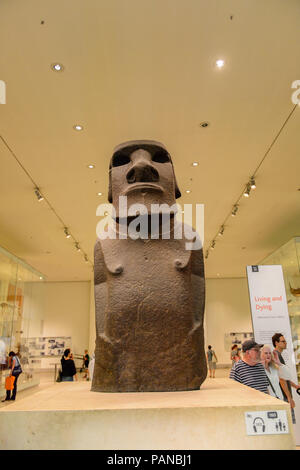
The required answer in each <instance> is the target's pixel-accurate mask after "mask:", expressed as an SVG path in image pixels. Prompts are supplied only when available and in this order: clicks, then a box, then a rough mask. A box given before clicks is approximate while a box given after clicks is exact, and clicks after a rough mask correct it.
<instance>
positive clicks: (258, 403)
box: [0, 379, 295, 450]
mask: <svg viewBox="0 0 300 470" xmlns="http://www.w3.org/2000/svg"><path fill="white" fill-rule="evenodd" d="M17 399H18V396H17ZM265 410H269V411H271V410H286V411H287V414H288V424H289V433H288V434H280V435H257V436H249V435H247V431H246V424H245V412H249V411H265ZM292 427H293V425H292V422H291V415H290V410H289V406H288V405H287V404H286V403H285V402H283V401H280V400H277V399H275V398H272V397H270V396H267V395H265V394H263V393H261V392H257V391H256V390H253V389H251V388H248V387H245V386H243V385H240V384H238V383H236V382H234V381H232V380H230V379H207V380H206V382H205V383H204V384H203V386H202V388H201V390H197V391H192V392H172V393H171V392H166V393H123V394H116V393H96V392H91V391H90V382H74V383H72V382H64V383H56V384H53V386H50V387H49V388H47V389H46V390H41V391H37V392H36V393H34V394H32V395H31V396H29V397H26V398H24V399H19V400H17V401H16V402H14V403H13V402H12V403H7V405H6V406H4V407H2V408H1V409H0V448H1V449H34V450H39V449H71V450H74V449H103V450H104V449H105V450H107V449H108V450H112V449H114V450H117V449H118V450H121V449H137V450H141V449H150V450H151V449H154V450H164V449H167V450H171V449H174V450H176V449H177V450H178V449H180V450H182V449H186V450H192V449H255V450H256V449H294V448H295V442H294V436H293V429H292Z"/></svg>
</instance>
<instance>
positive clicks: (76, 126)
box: [73, 124, 83, 131]
mask: <svg viewBox="0 0 300 470" xmlns="http://www.w3.org/2000/svg"><path fill="white" fill-rule="evenodd" d="M73 129H75V131H82V129H83V126H81V125H80V124H75V126H73Z"/></svg>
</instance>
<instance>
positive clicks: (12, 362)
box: [3, 351, 23, 401]
mask: <svg viewBox="0 0 300 470" xmlns="http://www.w3.org/2000/svg"><path fill="white" fill-rule="evenodd" d="M8 357H9V367H11V371H10V375H11V376H13V377H14V378H15V380H14V387H13V390H12V394H11V390H6V397H5V399H4V400H3V401H10V400H13V401H14V400H15V399H16V395H17V382H18V378H19V375H20V374H22V372H23V371H22V367H21V363H20V359H19V358H18V356H17V355H16V353H15V352H14V351H10V353H9V355H8Z"/></svg>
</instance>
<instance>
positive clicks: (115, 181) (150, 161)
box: [108, 140, 181, 214]
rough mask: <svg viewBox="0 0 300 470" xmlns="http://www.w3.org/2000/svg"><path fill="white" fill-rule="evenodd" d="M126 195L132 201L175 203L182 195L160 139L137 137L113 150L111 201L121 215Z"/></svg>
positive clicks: (128, 203)
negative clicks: (123, 199)
mask: <svg viewBox="0 0 300 470" xmlns="http://www.w3.org/2000/svg"><path fill="white" fill-rule="evenodd" d="M120 196H127V205H128V207H129V206H130V205H131V204H136V203H140V204H144V205H145V206H146V208H147V210H148V211H149V212H150V210H151V204H168V205H169V206H172V205H173V204H174V203H175V200H176V199H177V198H179V197H180V196H181V193H180V191H179V188H178V185H177V182H176V178H175V173H174V168H173V163H172V160H171V156H170V155H169V153H168V151H167V150H166V148H165V147H164V146H163V145H162V144H161V143H159V142H155V141H152V140H134V141H130V142H125V143H123V144H120V145H118V146H117V147H116V148H115V149H114V153H113V156H112V158H111V162H110V166H109V190H108V200H109V202H111V203H112V204H113V205H114V207H115V210H116V213H117V214H118V207H119V197H120Z"/></svg>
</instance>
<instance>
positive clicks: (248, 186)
mask: <svg viewBox="0 0 300 470" xmlns="http://www.w3.org/2000/svg"><path fill="white" fill-rule="evenodd" d="M250 191H251V186H250V184H249V183H248V184H247V186H246V189H245V191H244V196H245V197H249V196H250Z"/></svg>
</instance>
